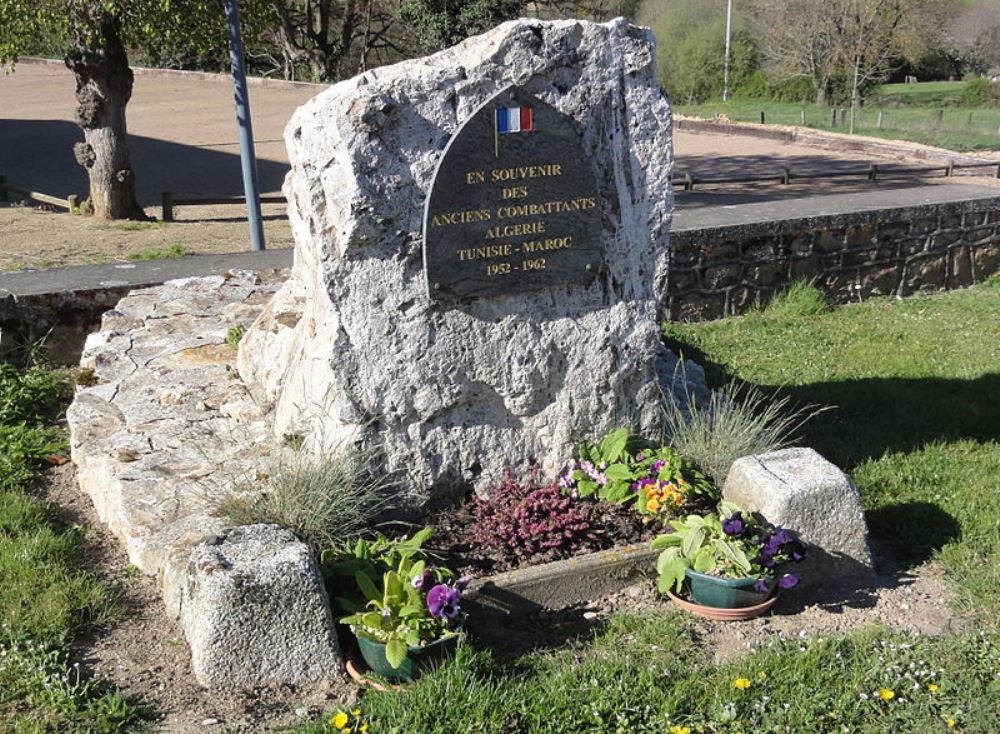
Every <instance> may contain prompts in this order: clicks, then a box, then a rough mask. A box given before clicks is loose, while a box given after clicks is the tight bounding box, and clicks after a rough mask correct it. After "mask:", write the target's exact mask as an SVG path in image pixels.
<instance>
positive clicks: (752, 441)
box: [663, 380, 830, 484]
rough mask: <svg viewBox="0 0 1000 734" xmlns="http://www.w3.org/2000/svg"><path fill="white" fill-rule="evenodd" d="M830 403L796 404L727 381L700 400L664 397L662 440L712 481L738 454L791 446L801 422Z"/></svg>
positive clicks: (719, 479) (721, 477)
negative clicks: (823, 405) (797, 405)
mask: <svg viewBox="0 0 1000 734" xmlns="http://www.w3.org/2000/svg"><path fill="white" fill-rule="evenodd" d="M827 410H830V407H829V406H827V407H817V406H814V405H807V406H803V407H800V408H795V407H793V406H792V404H791V398H790V397H789V396H788V395H785V396H782V397H780V398H772V397H769V396H768V395H765V394H764V393H763V392H762V391H761V390H759V389H757V388H755V387H752V386H749V385H743V384H741V383H739V382H737V381H736V380H732V381H730V382H729V383H727V384H726V385H725V386H723V387H722V388H721V389H720V390H713V391H712V392H711V395H710V397H709V398H708V399H707V401H704V402H699V401H698V400H697V399H696V397H695V396H693V395H691V394H690V393H688V394H687V395H685V396H681V397H678V396H677V395H675V394H673V393H668V394H666V395H665V396H664V402H663V417H664V425H665V428H664V441H665V442H667V443H669V444H670V445H671V446H672V447H673V448H674V449H675V450H676V451H678V452H679V453H681V454H682V455H684V456H686V457H687V458H689V459H690V460H691V461H693V462H694V463H695V464H697V465H698V466H699V467H701V469H702V470H704V472H705V474H707V475H708V477H709V478H710V479H711V480H712V481H714V482H715V483H717V484H721V483H722V482H723V481H725V479H726V474H728V473H729V468H730V467H731V466H732V465H733V462H734V461H736V460H737V459H739V458H741V457H743V456H752V455H754V454H764V453H767V452H769V451H777V450H778V449H783V448H787V447H789V446H793V445H795V443H796V441H797V437H798V433H799V431H800V430H801V428H802V427H803V426H804V425H805V423H806V422H807V421H809V420H811V419H812V418H815V417H816V416H817V415H819V414H820V413H823V412H825V411H827Z"/></svg>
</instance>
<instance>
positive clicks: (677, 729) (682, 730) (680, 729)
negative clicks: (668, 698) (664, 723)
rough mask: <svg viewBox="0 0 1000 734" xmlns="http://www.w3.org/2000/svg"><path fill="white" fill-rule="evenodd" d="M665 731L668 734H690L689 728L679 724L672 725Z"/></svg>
mask: <svg viewBox="0 0 1000 734" xmlns="http://www.w3.org/2000/svg"><path fill="white" fill-rule="evenodd" d="M667 731H669V732H670V734H691V727H690V726H681V725H680V724H674V725H673V726H672V727H670V728H669V729H668V730H667Z"/></svg>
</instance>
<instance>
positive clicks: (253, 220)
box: [225, 0, 264, 250]
mask: <svg viewBox="0 0 1000 734" xmlns="http://www.w3.org/2000/svg"><path fill="white" fill-rule="evenodd" d="M225 6H226V20H227V22H228V24H229V63H230V65H231V66H232V69H233V94H234V97H235V100H236V125H237V127H238V128H239V134H240V163H241V164H242V166H243V193H244V194H245V195H246V199H247V220H248V222H249V224H250V249H252V250H263V249H264V225H263V223H262V221H261V217H260V191H259V189H258V187H257V158H256V156H255V155H254V152H253V124H252V123H251V121H250V95H249V92H248V91H247V72H246V67H245V66H244V65H243V39H242V38H241V37H240V11H239V8H238V7H237V0H225Z"/></svg>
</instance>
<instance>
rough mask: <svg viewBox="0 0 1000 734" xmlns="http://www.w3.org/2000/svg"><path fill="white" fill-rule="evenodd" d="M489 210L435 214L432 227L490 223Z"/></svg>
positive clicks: (490, 214) (490, 215)
mask: <svg viewBox="0 0 1000 734" xmlns="http://www.w3.org/2000/svg"><path fill="white" fill-rule="evenodd" d="M492 216H493V215H492V213H491V212H490V210H489V209H474V210H472V211H465V212H445V213H444V214H435V215H434V216H433V217H432V218H431V226H434V227H441V226H444V225H445V224H468V223H470V222H488V221H490V218H491V217H492Z"/></svg>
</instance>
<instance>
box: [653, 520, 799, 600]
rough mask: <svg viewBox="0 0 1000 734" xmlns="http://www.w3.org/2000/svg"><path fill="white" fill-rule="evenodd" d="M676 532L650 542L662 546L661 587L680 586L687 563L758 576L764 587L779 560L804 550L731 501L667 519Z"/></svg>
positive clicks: (789, 580) (783, 581)
mask: <svg viewBox="0 0 1000 734" xmlns="http://www.w3.org/2000/svg"><path fill="white" fill-rule="evenodd" d="M670 526H671V527H672V528H673V530H674V532H672V533H666V534H664V535H661V536H659V537H657V538H656V539H655V540H653V542H652V547H653V548H655V549H657V550H660V551H662V552H661V553H660V555H659V557H658V558H657V560H656V572H657V574H658V581H657V586H658V588H659V590H660V591H661V592H666V591H668V590H669V589H671V588H673V589H674V590H675V591H677V592H680V591H681V588H682V587H683V584H684V578H685V574H686V572H687V570H688V569H692V570H694V571H697V572H698V573H704V574H712V575H716V576H723V577H727V578H736V579H757V580H758V584H759V588H758V587H757V586H755V588H756V589H757V590H758V591H766V590H768V582H769V581H770V580H772V579H773V578H774V577H775V575H776V573H777V571H778V569H779V568H780V566H781V565H782V564H784V563H786V562H787V561H800V560H802V558H803V557H804V556H805V551H804V549H803V547H802V544H801V543H799V541H798V540H796V539H795V538H794V537H793V536H792V534H791V533H789V532H788V531H787V530H783V529H781V528H778V527H776V526H774V525H771V524H770V523H768V522H766V521H765V520H764V519H763V518H761V517H760V516H759V515H752V514H749V513H744V512H743V511H742V510H741V509H740V508H739V507H737V506H736V505H734V504H733V503H732V502H726V501H722V502H720V503H719V512H718V513H710V514H708V515H705V516H704V517H702V516H700V515H688V516H687V517H686V518H685V519H684V520H674V521H672V522H671V523H670ZM796 583H798V579H797V578H796V577H795V576H793V575H792V574H785V575H783V576H782V577H781V578H780V579H779V581H778V584H779V585H780V586H781V587H782V588H791V587H792V586H794V585H795V584H796Z"/></svg>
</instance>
